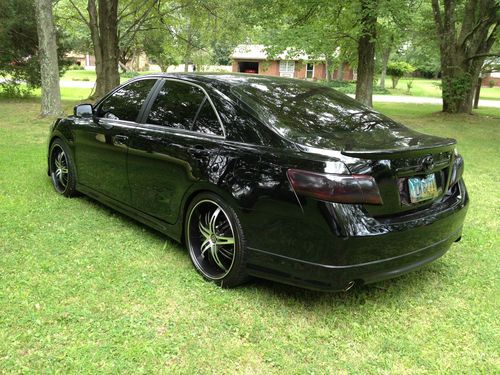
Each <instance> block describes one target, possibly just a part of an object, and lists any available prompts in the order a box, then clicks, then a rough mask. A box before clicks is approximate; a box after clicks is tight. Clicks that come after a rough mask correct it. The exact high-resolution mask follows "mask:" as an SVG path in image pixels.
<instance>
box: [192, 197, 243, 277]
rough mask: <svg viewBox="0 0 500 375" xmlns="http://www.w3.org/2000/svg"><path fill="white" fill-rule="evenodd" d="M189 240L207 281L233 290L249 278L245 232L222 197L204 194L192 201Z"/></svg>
mask: <svg viewBox="0 0 500 375" xmlns="http://www.w3.org/2000/svg"><path fill="white" fill-rule="evenodd" d="M185 239H186V244H187V247H188V250H189V255H190V257H191V261H192V262H193V265H194V266H195V268H196V270H197V271H198V272H199V273H200V274H201V275H202V276H203V277H204V278H205V279H206V280H209V281H213V282H215V283H217V284H218V285H220V286H223V287H233V286H236V285H239V284H241V283H243V282H244V281H245V280H246V279H247V274H246V269H245V268H246V264H245V240H244V236H243V230H242V228H241V225H240V222H239V220H238V217H237V216H236V213H235V211H234V210H233V209H232V207H230V206H229V205H228V204H226V203H225V202H224V201H223V200H222V199H221V198H220V197H219V196H217V195H215V194H212V193H203V194H200V195H198V196H197V197H196V198H195V199H194V200H193V201H192V202H191V204H190V205H189V207H188V210H187V216H186V225H185Z"/></svg>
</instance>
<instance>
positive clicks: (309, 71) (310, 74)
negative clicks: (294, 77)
mask: <svg viewBox="0 0 500 375" xmlns="http://www.w3.org/2000/svg"><path fill="white" fill-rule="evenodd" d="M306 78H307V79H313V78H314V64H313V63H307V64H306Z"/></svg>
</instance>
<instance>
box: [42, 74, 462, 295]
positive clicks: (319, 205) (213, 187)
mask: <svg viewBox="0 0 500 375" xmlns="http://www.w3.org/2000/svg"><path fill="white" fill-rule="evenodd" d="M144 80H149V81H150V85H149V86H148V85H146V86H148V87H150V88H151V90H146V91H147V92H146V94H144V95H143V96H141V95H140V94H137V91H138V90H135V91H134V90H130V91H131V92H133V93H132V94H130V96H131V98H127V100H132V101H134V103H135V104H134V106H135V107H134V106H132V107H131V108H135V109H134V110H133V111H132V110H130V111H128V110H127V111H122V113H124V114H125V115H124V116H128V118H127V120H122V119H120V118H118V117H119V116H115V114H114V112H113V111H116V112H117V113H118V112H120V110H119V109H120V106H119V105H116V106H115V107H116V108H111V109H109V108H103V107H105V104H106V103H109V102H110V101H112V100H111V99H109V98H110V96H108V97H105V98H104V99H103V100H102V101H101V102H99V103H97V104H96V106H95V107H94V116H93V117H91V118H84V117H76V116H71V117H68V118H65V119H60V120H58V121H56V123H55V124H54V127H53V129H52V133H51V138H50V139H51V140H53V139H55V138H61V139H63V140H64V141H65V142H66V143H67V144H68V145H69V147H70V149H71V151H72V153H73V156H74V160H75V163H76V170H77V181H78V184H77V188H78V190H79V191H81V192H83V193H85V194H87V195H89V196H91V197H93V198H95V199H97V200H99V201H101V202H103V203H105V204H107V205H109V206H111V207H113V208H115V209H117V210H119V211H121V212H123V213H125V214H127V215H130V216H132V217H134V218H135V219H137V220H139V221H141V222H143V223H146V224H147V225H149V226H151V227H153V228H155V229H157V230H159V231H161V232H163V233H165V234H167V235H169V236H171V237H172V238H174V239H175V240H177V241H182V233H183V230H182V229H183V225H184V219H185V214H186V212H185V209H186V207H187V206H188V204H189V202H190V200H191V199H192V198H193V197H194V196H195V195H196V194H198V193H200V192H203V191H211V192H213V193H216V194H218V195H219V196H220V197H222V198H223V199H224V200H225V201H226V202H227V203H228V204H230V205H231V206H232V207H233V208H234V209H235V211H236V213H237V215H238V217H239V219H240V222H241V225H242V227H243V230H244V233H245V237H246V243H247V246H248V249H247V251H248V254H247V268H248V272H249V273H250V274H253V275H256V276H259V277H264V278H268V279H273V280H277V281H280V282H285V283H289V284H294V285H299V286H304V287H308V288H313V289H320V290H340V289H343V288H345V287H346V286H347V285H349V283H350V282H351V281H353V280H355V281H359V282H364V283H368V282H374V281H377V280H381V279H384V278H388V277H393V276H396V275H398V274H400V273H403V272H407V271H409V270H411V269H413V268H415V267H418V266H420V265H422V264H425V263H427V262H430V261H432V260H434V259H435V258H437V257H439V256H441V255H442V254H444V252H446V250H447V249H448V248H449V247H450V245H451V243H453V241H455V240H457V239H459V238H460V236H461V229H462V223H463V220H464V217H465V213H466V209H467V205H468V196H467V192H466V189H465V185H464V183H463V180H461V179H460V181H459V183H458V184H455V185H454V186H453V187H450V185H449V183H450V176H451V174H452V173H451V171H452V167H453V164H454V162H455V159H456V158H457V155H456V153H455V152H454V149H455V141H454V140H451V139H442V138H439V137H433V136H428V135H424V134H420V133H417V132H415V131H412V130H410V129H407V128H406V127H404V126H402V125H400V124H398V123H396V122H394V121H393V120H390V119H388V118H387V117H385V116H383V115H381V114H378V113H377V112H375V111H373V110H372V109H370V108H367V107H364V106H362V105H361V104H359V103H357V102H355V101H354V100H352V99H351V98H349V97H347V96H344V95H342V94H339V93H336V92H334V91H331V90H330V89H326V90H327V91H326V94H325V95H327V96H328V100H329V103H330V104H331V106H330V109H331V110H330V114H329V115H325V113H324V112H325V106H324V103H319V104H318V105H319V106H320V107H321V108H320V109H321V111H323V112H320V114H321V113H322V116H323V119H322V121H323V123H321V124H317V123H315V122H314V121H316V120H318V116H319V114H318V113H313V114H311V113H310V111H308V107H307V106H308V105H314V100H312V99H311V98H314V95H317V94H318V93H324V90H325V89H324V88H322V87H321V86H318V85H315V84H311V83H307V82H302V81H296V80H291V79H279V78H270V77H259V76H255V75H252V76H246V75H194V74H191V75H166V74H165V75H154V76H144V77H140V78H138V79H134V80H131V81H129V82H128V83H127V84H124V85H122V86H121V87H119V88H117V89H116V90H114V91H113V92H112V93H110V95H111V96H112V95H114V94H116V93H120V92H121V91H120V90H122V91H123V92H125V93H126V92H127V87H128V86H127V85H134V84H135V85H137V86H138V87H139V85H143V86H142V87H144V85H145V84H144V82H142V83H141V81H144ZM169 82H175V83H178V82H182V83H184V84H186V85H190V86H191V87H193V88H194V89H193V90H195V91H196V90H200V92H203V94H204V95H205V99H202V98H203V95H198V94H196V95H195V94H193V98H199V99H200V100H202V101H203V100H205V102H206V103H209V104H210V108H212V109H213V110H214V113H212V114H209V115H207V116H208V117H207V120H206V121H201V120H200V124H204V125H203V126H202V125H197V123H196V122H195V123H194V124H191V125H186V124H181V123H180V122H179V121H177V120H175V121H174V120H168V121H172V124H171V126H169V125H168V124H159V123H158V121H157V120H155V122H156V123H154V124H153V123H151V122H152V120H149V119H150V118H152V117H150V112H151V108H152V107H154V105H155V104H154V103H155V98H156V97H157V95H158V94H159V93H160V92H161V91H162V90H166V89H167V88H168V86H167V85H168V84H169ZM288 88H290V90H289V91H290V92H287V91H286V90H288ZM283 92H285V94H283V95H280V93H283ZM294 92H295V94H294ZM116 95H118V94H116ZM120 95H121V94H120ZM124 95H125V96H126V94H124ZM191 100H198V99H191ZM205 102H204V103H205ZM332 103H333V104H332ZM201 104H202V103H200V105H201ZM186 105H189V103H188V104H186ZM207 106H208V104H207ZM111 107H112V106H111ZM117 108H118V109H117ZM207 108H208V107H207ZM317 110H319V109H317ZM134 111H135V112H134ZM110 112H111V114H109V113H110ZM198 112H200V111H198ZM209 112H210V111H209ZM134 115H135V119H133V121H131V120H132V119H131V118H130V117H131V116H132V117H134ZM213 115H215V116H216V120H217V122H218V123H219V124H220V126H221V129H220V132H219V131H218V130H217V129H215V128H213V127H214V124H215V123H214V119H213V117H212V116H213ZM167 117H168V116H167ZM167 117H165V118H167ZM162 118H163V117H162ZM193 118H196V114H195V115H194V116H193ZM209 118H210V119H211V120H209ZM328 118H330V119H332V121H331V125H332V126H331V127H329V126H328V121H327V120H328ZM313 120H314V121H313ZM193 121H194V120H193ZM219 121H220V122H219ZM174 122H175V124H176V125H174ZM308 124H309V126H308ZM190 126H191V127H192V128H190ZM210 127H212V130H210V131H209V130H207V133H200V132H199V130H200V129H202V128H203V129H208V128H210ZM213 129H215V130H213ZM429 155H431V156H432V160H433V163H432V165H431V166H429V165H427V166H426V167H425V170H424V169H423V167H422V165H423V162H424V159H425V158H427V157H429ZM426 163H427V162H426ZM424 164H425V163H424ZM289 168H296V169H302V170H308V171H313V172H320V173H340V174H351V173H352V174H368V175H371V176H373V177H374V178H375V180H376V182H377V184H378V187H379V190H380V193H381V196H382V201H383V203H384V204H383V205H380V206H376V205H355V204H339V203H331V202H324V201H318V200H315V199H313V198H309V197H304V196H300V195H297V194H295V193H294V191H293V190H292V188H291V186H290V183H289V181H288V180H287V176H286V171H287V170H288V169H289ZM428 173H436V176H437V182H438V187H439V188H440V194H439V196H438V197H436V198H435V199H432V200H430V201H424V202H422V203H418V204H411V203H408V202H407V201H405V197H404V191H403V190H404V189H403V190H402V184H403V183H404V180H405V178H407V177H409V176H418V175H425V174H428Z"/></svg>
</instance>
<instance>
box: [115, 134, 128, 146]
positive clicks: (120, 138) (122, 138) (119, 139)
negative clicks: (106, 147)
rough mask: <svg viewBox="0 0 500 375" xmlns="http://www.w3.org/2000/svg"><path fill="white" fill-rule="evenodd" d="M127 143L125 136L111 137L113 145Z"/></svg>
mask: <svg viewBox="0 0 500 375" xmlns="http://www.w3.org/2000/svg"><path fill="white" fill-rule="evenodd" d="M127 142H128V137H127V136H126V135H115V136H114V137H113V143H114V144H115V145H126V144H127Z"/></svg>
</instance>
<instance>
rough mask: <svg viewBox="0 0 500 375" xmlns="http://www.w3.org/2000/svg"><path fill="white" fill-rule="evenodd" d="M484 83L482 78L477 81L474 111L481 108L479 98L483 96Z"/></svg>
mask: <svg viewBox="0 0 500 375" xmlns="http://www.w3.org/2000/svg"><path fill="white" fill-rule="evenodd" d="M482 83H483V79H482V78H481V76H479V78H478V79H477V83H476V90H475V91H474V109H478V108H479V96H480V95H481V84H482Z"/></svg>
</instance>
